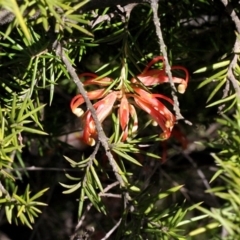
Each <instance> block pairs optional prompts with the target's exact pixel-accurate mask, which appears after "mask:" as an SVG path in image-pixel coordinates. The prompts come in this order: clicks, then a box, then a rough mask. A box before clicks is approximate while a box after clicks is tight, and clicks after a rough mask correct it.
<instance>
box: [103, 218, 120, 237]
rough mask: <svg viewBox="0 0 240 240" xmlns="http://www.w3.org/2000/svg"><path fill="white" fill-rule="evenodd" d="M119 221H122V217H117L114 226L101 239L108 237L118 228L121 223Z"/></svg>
mask: <svg viewBox="0 0 240 240" xmlns="http://www.w3.org/2000/svg"><path fill="white" fill-rule="evenodd" d="M121 222H122V218H120V219H119V221H118V222H117V223H116V224H115V226H114V227H113V228H112V229H111V230H110V231H109V232H108V233H107V234H106V235H105V237H104V238H102V239H101V240H106V239H108V238H109V237H110V236H111V235H112V233H113V232H114V231H115V230H116V229H117V228H118V226H119V225H120V224H121Z"/></svg>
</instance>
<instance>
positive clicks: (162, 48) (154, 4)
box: [151, 0, 184, 120]
mask: <svg viewBox="0 0 240 240" xmlns="http://www.w3.org/2000/svg"><path fill="white" fill-rule="evenodd" d="M151 8H152V11H153V22H154V25H155V28H156V34H157V37H158V41H159V45H160V51H161V52H162V54H163V57H164V60H165V63H166V68H165V69H166V74H167V76H168V78H169V82H170V85H171V89H172V91H171V93H172V97H173V101H174V111H175V113H176V119H177V120H180V119H184V117H183V116H182V114H181V112H180V108H179V102H178V97H177V94H176V92H177V90H176V87H175V85H174V83H173V79H172V72H171V66H170V64H169V61H168V56H167V51H166V45H165V43H164V40H163V34H162V30H161V24H160V19H159V17H158V0H151Z"/></svg>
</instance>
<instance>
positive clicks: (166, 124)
mask: <svg viewBox="0 0 240 240" xmlns="http://www.w3.org/2000/svg"><path fill="white" fill-rule="evenodd" d="M165 127H166V128H170V129H172V127H173V123H172V121H170V120H167V121H166V122H165Z"/></svg>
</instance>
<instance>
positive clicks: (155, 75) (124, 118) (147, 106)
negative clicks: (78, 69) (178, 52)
mask: <svg viewBox="0 0 240 240" xmlns="http://www.w3.org/2000/svg"><path fill="white" fill-rule="evenodd" d="M159 60H161V61H163V69H162V70H159V69H150V67H151V66H152V65H153V64H155V63H156V62H158V61H159ZM172 69H179V70H183V71H184V72H185V75H186V77H185V79H183V78H178V77H173V82H174V83H179V85H178V91H179V92H180V93H183V92H184V91H185V89H186V87H187V84H188V78H189V75H188V71H187V70H186V69H185V68H184V67H181V66H173V67H172ZM79 77H80V78H81V77H87V79H86V80H85V81H84V82H83V84H84V85H85V86H87V85H97V86H102V87H106V86H109V85H111V84H112V82H113V79H111V78H109V77H103V78H100V77H98V76H97V75H96V74H93V73H83V74H81V75H79ZM139 81H140V82H141V83H142V84H143V85H145V86H152V85H156V84H160V83H165V82H169V79H168V76H167V75H166V73H165V64H164V59H163V57H162V56H158V57H156V58H154V59H153V60H152V61H151V62H150V63H149V64H148V65H147V66H146V68H145V69H144V71H143V72H142V73H141V74H139V75H138V76H137V77H136V78H132V79H131V88H132V89H133V91H134V92H129V90H128V89H125V87H124V86H125V85H124V84H121V87H120V88H119V86H118V88H117V90H116V91H115V90H113V89H111V90H108V91H106V89H104V88H102V89H96V90H94V91H90V92H87V96H88V98H89V99H90V100H99V99H100V100H99V101H97V102H96V103H94V104H93V107H94V108H95V110H96V115H97V117H98V120H99V122H100V123H102V122H103V121H104V120H105V119H106V118H107V116H109V114H110V113H111V111H112V109H113V108H114V105H115V102H116V101H118V102H120V104H119V105H117V106H118V107H119V109H118V117H119V122H120V126H121V129H122V131H123V136H122V139H121V140H122V141H125V140H126V139H127V137H128V134H129V121H130V117H131V118H132V119H133V124H132V129H131V133H132V134H134V133H135V132H136V131H137V128H138V116H137V113H136V109H135V107H134V106H137V107H139V108H140V109H142V110H143V111H145V112H147V113H148V114H149V115H150V116H151V117H152V118H153V120H154V121H156V122H157V123H158V125H159V126H160V128H161V129H162V131H163V132H162V133H161V134H160V137H161V138H162V139H167V138H169V137H170V135H171V131H172V128H173V126H174V123H175V116H174V115H173V114H172V113H171V111H170V110H168V108H167V107H166V106H165V105H164V104H163V103H162V102H161V101H160V100H159V99H164V100H166V101H168V102H169V103H170V104H172V105H173V101H172V100H171V99H170V98H168V97H166V96H164V95H162V94H154V93H149V92H147V91H146V90H144V89H143V88H141V84H138V83H139ZM84 102H85V101H84V99H83V97H82V95H80V94H79V95H77V96H75V97H74V98H73V99H72V101H71V105H70V106H71V109H72V112H73V113H74V114H76V115H77V116H78V117H82V124H83V135H82V140H83V142H85V143H86V144H88V145H91V146H93V145H94V144H95V140H96V138H97V131H96V126H95V122H94V120H93V118H92V115H91V113H90V111H89V110H87V111H86V112H85V113H84V111H83V110H82V109H81V108H79V107H80V106H81V105H82V104H83V103H84Z"/></svg>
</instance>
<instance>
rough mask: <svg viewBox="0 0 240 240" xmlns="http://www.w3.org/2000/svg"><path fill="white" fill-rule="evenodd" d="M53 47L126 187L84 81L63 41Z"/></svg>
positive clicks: (116, 172)
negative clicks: (66, 51) (63, 45)
mask: <svg viewBox="0 0 240 240" xmlns="http://www.w3.org/2000/svg"><path fill="white" fill-rule="evenodd" d="M53 48H55V50H56V54H57V56H59V57H60V58H61V59H62V61H63V63H64V64H65V66H66V68H67V70H68V72H69V74H70V76H71V77H72V79H73V81H74V83H75V84H76V86H77V87H78V90H79V92H80V93H81V95H82V96H83V99H84V101H85V103H86V105H87V108H88V109H89V111H90V112H91V114H92V118H93V120H94V122H95V125H96V129H97V132H98V140H99V141H100V142H101V144H102V146H103V148H104V150H105V153H106V155H107V158H108V160H109V163H110V165H111V167H112V169H113V172H114V174H115V176H116V179H117V180H118V182H119V183H120V186H121V187H125V182H124V181H123V178H122V177H121V175H120V169H119V167H118V165H117V163H116V161H115V159H114V157H113V155H112V153H111V151H110V145H109V143H108V138H107V136H106V135H105V133H104V131H103V128H102V125H101V123H100V122H99V120H98V117H97V114H96V110H95V108H94V107H93V105H92V103H91V101H90V100H89V98H88V96H87V93H86V91H85V89H84V86H83V84H82V82H81V81H80V80H79V78H78V76H77V74H76V71H75V69H74V68H73V66H72V64H71V62H70V61H69V59H68V57H67V56H66V54H65V52H64V50H63V49H62V46H61V43H60V42H55V43H54V44H53Z"/></svg>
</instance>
